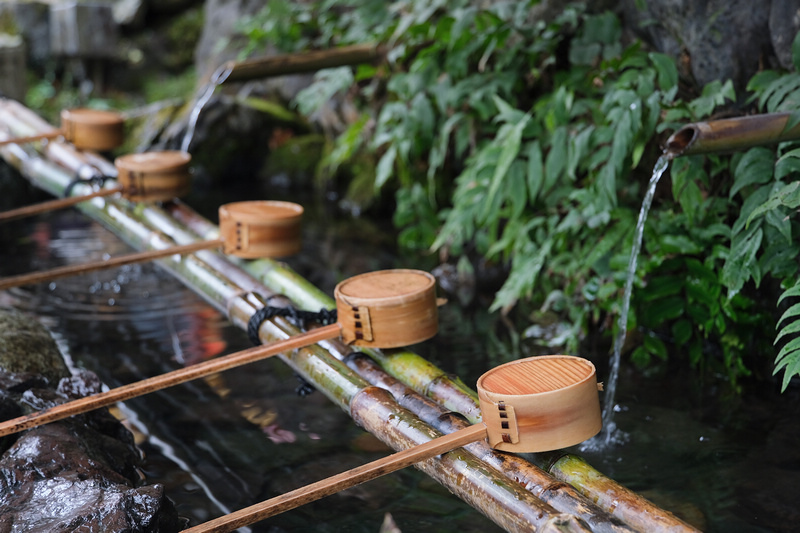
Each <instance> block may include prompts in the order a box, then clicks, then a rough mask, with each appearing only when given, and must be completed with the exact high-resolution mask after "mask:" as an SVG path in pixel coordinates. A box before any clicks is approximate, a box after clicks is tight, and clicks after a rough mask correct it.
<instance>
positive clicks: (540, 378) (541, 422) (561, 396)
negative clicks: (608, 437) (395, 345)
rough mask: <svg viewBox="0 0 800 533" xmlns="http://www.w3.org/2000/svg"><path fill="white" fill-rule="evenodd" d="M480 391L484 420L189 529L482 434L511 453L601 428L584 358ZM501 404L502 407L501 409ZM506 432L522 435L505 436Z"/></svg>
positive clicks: (493, 375) (493, 380) (255, 511)
mask: <svg viewBox="0 0 800 533" xmlns="http://www.w3.org/2000/svg"><path fill="white" fill-rule="evenodd" d="M482 389H483V390H482ZM478 394H479V396H480V400H481V414H482V415H483V423H478V424H475V425H473V426H470V427H468V428H464V429H462V430H459V431H456V432H454V433H450V434H448V435H444V436H442V437H439V438H436V439H433V440H431V441H428V442H426V443H424V444H420V445H418V446H413V447H411V448H407V449H405V450H402V451H399V452H397V453H394V454H392V455H390V456H388V457H384V458H383V459H378V460H377V461H373V462H371V463H368V464H365V465H362V466H359V467H356V468H353V469H351V470H348V471H347V472H342V473H341V474H337V475H335V476H332V477H329V478H327V479H323V480H321V481H317V482H316V483H312V484H310V485H306V486H305V487H301V488H299V489H296V490H293V491H291V492H287V493H286V494H282V495H280V496H277V497H275V498H272V499H270V500H266V501H263V502H261V503H257V504H255V505H251V506H250V507H247V508H245V509H241V510H239V511H235V512H233V513H230V514H228V515H225V516H222V517H220V518H217V519H214V520H211V521H209V522H206V523H204V524H200V525H198V526H195V527H192V528H189V529H187V530H185V532H186V533H208V532H211V531H214V532H221V531H233V530H234V529H237V528H240V527H243V526H246V525H249V524H253V523H255V522H258V521H260V520H264V519H265V518H269V517H270V516H274V515H276V514H280V513H282V512H285V511H289V510H291V509H294V508H296V507H300V506H301V505H304V504H306V503H310V502H313V501H316V500H318V499H320V498H323V497H325V496H329V495H331V494H334V493H336V492H339V491H342V490H345V489H348V488H350V487H354V486H356V485H358V484H360V483H364V482H366V481H369V480H371V479H375V478H377V477H380V476H382V475H384V474H388V473H390V472H395V471H397V470H400V469H401V468H405V467H406V466H411V465H413V464H414V463H417V462H419V461H424V460H426V459H430V458H432V457H435V456H437V455H440V454H443V453H446V452H449V451H451V450H454V449H456V448H459V447H461V446H466V445H467V444H470V443H473V442H476V441H478V440H481V439H486V438H488V441H489V444H490V445H491V446H492V447H495V444H494V443H495V441H496V440H497V437H496V435H498V434H499V435H500V438H499V442H498V443H497V444H498V446H497V448H498V449H508V448H507V447H506V445H513V446H515V449H513V450H509V451H516V452H537V451H547V450H557V449H560V448H563V447H566V446H572V445H574V444H578V443H579V442H582V441H583V440H586V439H588V438H589V437H592V436H593V435H595V434H596V433H597V432H598V431H600V428H601V426H602V417H601V414H600V400H599V397H598V389H597V379H596V377H595V369H594V365H593V364H592V363H591V362H589V361H587V360H585V359H582V358H580V357H573V356H569V355H552V356H540V357H530V358H527V359H521V360H519V361H514V362H512V363H506V364H505V365H501V366H499V367H497V368H495V369H493V370H490V371H489V372H487V373H485V374H484V375H483V376H481V378H480V379H479V380H478ZM484 396H486V398H487V399H486V400H484ZM500 405H502V406H503V409H500V408H499V406H500ZM494 411H499V412H501V413H503V412H504V413H505V414H506V416H504V415H502V414H497V416H495V414H494ZM511 415H513V416H514V417H515V418H514V419H513V425H514V428H512V427H511V424H509V427H508V428H506V427H505V425H504V424H503V422H502V421H504V420H506V421H510V420H512V419H511ZM487 419H488V421H487ZM495 419H496V420H497V421H498V423H497V424H496V422H495ZM517 429H518V430H519V431H517ZM504 433H510V434H511V435H516V436H509V437H508V439H506V438H505V437H504V436H503V434H504ZM507 441H514V442H507ZM499 445H503V448H500V446H499Z"/></svg>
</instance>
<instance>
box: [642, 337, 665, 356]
mask: <svg viewBox="0 0 800 533" xmlns="http://www.w3.org/2000/svg"><path fill="white" fill-rule="evenodd" d="M643 344H644V349H645V350H647V351H648V352H649V353H651V354H653V355H655V356H656V357H658V358H659V359H661V360H662V361H666V360H667V358H668V352H667V347H666V346H665V345H664V343H663V342H662V341H661V339H659V338H658V337H656V336H655V335H647V336H645V338H644V342H643Z"/></svg>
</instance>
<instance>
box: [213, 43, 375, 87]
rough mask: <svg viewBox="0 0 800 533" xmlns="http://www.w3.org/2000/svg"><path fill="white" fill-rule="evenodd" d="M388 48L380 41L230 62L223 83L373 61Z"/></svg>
mask: <svg viewBox="0 0 800 533" xmlns="http://www.w3.org/2000/svg"><path fill="white" fill-rule="evenodd" d="M385 54H386V51H385V49H384V48H383V47H382V46H380V45H377V44H370V43H368V44H355V45H350V46H342V47H339V48H332V49H329V50H312V51H306V52H297V53H292V54H282V55H277V56H270V57H259V58H252V59H246V60H244V61H228V62H227V63H226V64H225V65H224V66H223V69H221V70H224V71H226V72H228V75H227V76H226V77H223V78H221V79H220V81H219V83H229V82H235V81H249V80H254V79H260V78H268V77H272V76H283V75H287V74H300V73H304V72H316V71H318V70H322V69H326V68H334V67H342V66H347V65H356V64H359V63H372V62H374V61H377V60H380V59H382V58H383V57H385Z"/></svg>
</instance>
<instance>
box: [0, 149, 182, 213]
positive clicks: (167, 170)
mask: <svg viewBox="0 0 800 533" xmlns="http://www.w3.org/2000/svg"><path fill="white" fill-rule="evenodd" d="M191 160H192V157H191V156H190V155H189V154H188V153H186V152H181V151H177V150H166V151H162V152H145V153H141V154H129V155H125V156H121V157H118V158H117V159H116V160H115V161H114V165H115V166H116V168H117V183H118V185H117V186H116V187H108V188H103V189H100V190H98V191H95V192H92V193H89V194H85V195H81V196H68V197H66V198H59V199H57V200H51V201H48V202H41V203H38V204H35V205H29V206H25V207H20V208H18V209H11V210H9V211H4V212H2V213H0V222H9V221H11V220H17V219H20V218H24V217H28V216H32V215H38V214H41V213H45V212H48V211H53V210H56V209H63V208H65V207H70V206H73V205H76V204H79V203H81V202H85V201H87V200H91V199H92V198H101V197H106V196H112V195H114V194H117V193H121V194H122V196H123V197H124V198H127V199H128V200H130V201H132V202H160V201H166V200H171V199H173V198H178V197H181V196H183V195H184V194H186V193H187V192H189V186H190V182H191V173H190V171H189V163H190V162H191Z"/></svg>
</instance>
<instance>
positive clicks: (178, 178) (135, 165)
mask: <svg viewBox="0 0 800 533" xmlns="http://www.w3.org/2000/svg"><path fill="white" fill-rule="evenodd" d="M191 161H192V158H191V156H190V155H189V154H188V153H186V152H181V151H178V150H165V151H161V152H144V153H140V154H128V155H124V156H120V157H118V158H116V159H115V160H114V166H115V167H116V169H117V180H118V181H119V184H120V185H121V186H122V187H123V189H124V190H125V197H126V198H128V199H129V200H131V201H132V202H159V201H167V200H172V199H173V198H179V197H181V196H184V195H185V194H187V193H188V192H189V189H190V188H191V180H192V176H191V172H190V170H189V164H190V163H191Z"/></svg>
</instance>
